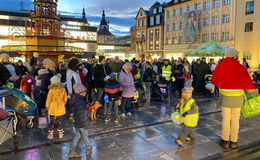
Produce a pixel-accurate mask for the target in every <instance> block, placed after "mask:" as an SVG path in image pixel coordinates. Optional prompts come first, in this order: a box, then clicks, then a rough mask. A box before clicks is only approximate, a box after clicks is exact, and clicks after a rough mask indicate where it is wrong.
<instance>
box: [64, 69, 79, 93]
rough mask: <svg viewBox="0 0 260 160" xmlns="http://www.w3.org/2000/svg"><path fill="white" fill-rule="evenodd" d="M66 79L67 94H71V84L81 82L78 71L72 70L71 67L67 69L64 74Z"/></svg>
mask: <svg viewBox="0 0 260 160" xmlns="http://www.w3.org/2000/svg"><path fill="white" fill-rule="evenodd" d="M66 79H67V90H68V94H72V93H73V85H74V84H78V83H81V79H80V76H79V74H78V72H76V71H73V70H71V69H68V70H67V74H66ZM81 84H82V83H81Z"/></svg>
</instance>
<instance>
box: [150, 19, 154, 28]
mask: <svg viewBox="0 0 260 160" xmlns="http://www.w3.org/2000/svg"><path fill="white" fill-rule="evenodd" d="M153 25H154V17H150V26H153Z"/></svg>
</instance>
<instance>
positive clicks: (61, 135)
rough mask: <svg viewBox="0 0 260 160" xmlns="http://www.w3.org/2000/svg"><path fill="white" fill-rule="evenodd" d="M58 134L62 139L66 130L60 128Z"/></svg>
mask: <svg viewBox="0 0 260 160" xmlns="http://www.w3.org/2000/svg"><path fill="white" fill-rule="evenodd" d="M58 136H59V139H62V138H63V136H64V130H58Z"/></svg>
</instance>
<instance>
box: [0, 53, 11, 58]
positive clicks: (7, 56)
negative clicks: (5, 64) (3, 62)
mask: <svg viewBox="0 0 260 160" xmlns="http://www.w3.org/2000/svg"><path fill="white" fill-rule="evenodd" d="M1 58H2V59H3V58H10V56H9V54H7V53H3V54H1Z"/></svg>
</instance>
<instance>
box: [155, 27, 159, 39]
mask: <svg viewBox="0 0 260 160" xmlns="http://www.w3.org/2000/svg"><path fill="white" fill-rule="evenodd" d="M159 36H160V31H159V30H158V29H156V30H155V37H159Z"/></svg>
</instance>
